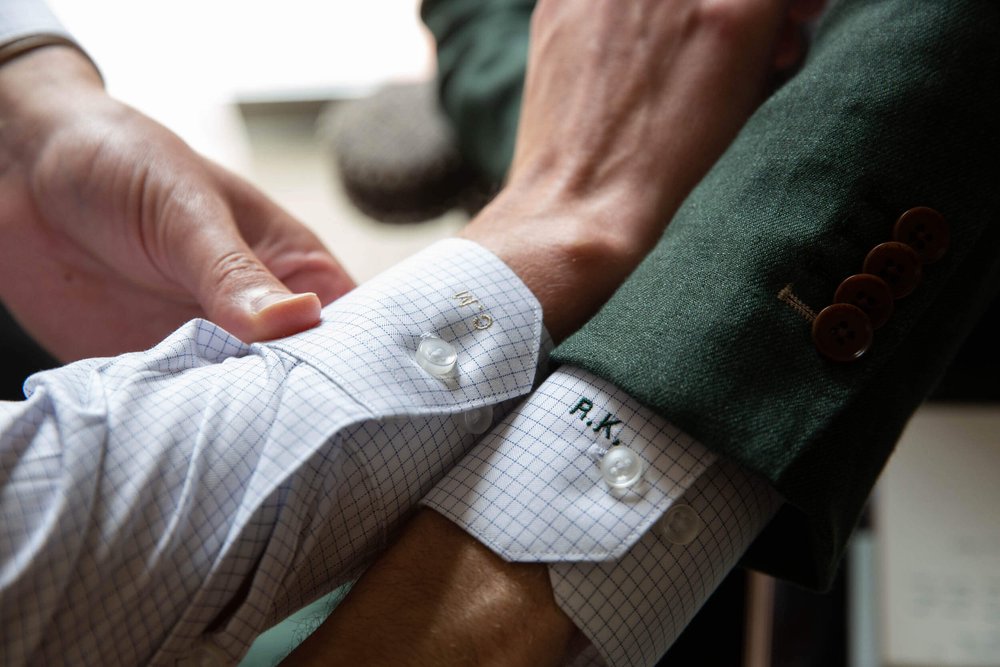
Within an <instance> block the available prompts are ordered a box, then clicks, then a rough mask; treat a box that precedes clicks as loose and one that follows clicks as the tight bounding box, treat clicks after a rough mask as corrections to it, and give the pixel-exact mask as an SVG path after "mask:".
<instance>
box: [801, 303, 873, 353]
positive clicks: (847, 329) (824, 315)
mask: <svg viewBox="0 0 1000 667" xmlns="http://www.w3.org/2000/svg"><path fill="white" fill-rule="evenodd" d="M874 335H875V334H874V330H873V329H872V323H871V321H870V320H869V319H868V316H867V315H865V311H863V310H861V309H860V308H858V307H857V306H852V305H851V304H849V303H835V304H833V305H831V306H827V307H826V308H824V309H823V310H821V311H819V315H817V316H816V319H815V320H813V327H812V336H813V343H815V345H816V349H817V350H819V353H820V354H822V355H823V356H824V357H826V358H827V359H830V360H832V361H854V360H855V359H857V358H858V357H860V356H861V355H862V354H864V353H865V352H867V351H868V348H869V347H871V344H872V338H873V337H874Z"/></svg>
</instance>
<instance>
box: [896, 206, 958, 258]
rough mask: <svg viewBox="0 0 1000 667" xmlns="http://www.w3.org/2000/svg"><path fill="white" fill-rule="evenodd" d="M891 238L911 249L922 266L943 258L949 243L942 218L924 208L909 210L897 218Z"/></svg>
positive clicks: (945, 224) (946, 228) (946, 227)
mask: <svg viewBox="0 0 1000 667" xmlns="http://www.w3.org/2000/svg"><path fill="white" fill-rule="evenodd" d="M892 238H893V240H895V241H899V242H900V243H905V244H906V245H908V246H910V247H911V248H913V249H914V250H915V251H916V253H917V255H918V256H919V257H920V261H921V262H923V263H924V264H932V263H934V262H936V261H938V260H939V259H941V258H942V257H944V256H945V253H947V252H948V246H949V244H950V243H951V235H950V233H949V230H948V223H947V222H945V220H944V216H942V215H941V214H940V213H938V212H937V211H935V210H934V209H932V208H928V207H926V206H918V207H916V208H911V209H910V210H909V211H907V212H906V213H904V214H903V215H901V216H899V220H897V221H896V225H895V227H893V229H892Z"/></svg>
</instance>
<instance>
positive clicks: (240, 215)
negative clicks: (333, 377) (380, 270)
mask: <svg viewBox="0 0 1000 667" xmlns="http://www.w3.org/2000/svg"><path fill="white" fill-rule="evenodd" d="M223 178H224V179H225V180H226V189H227V192H228V193H229V201H230V207H231V209H232V211H233V216H234V219H235V221H236V226H237V228H238V229H239V231H240V234H241V236H242V237H243V238H244V239H245V240H246V242H247V244H248V245H249V246H250V247H251V248H252V249H253V251H254V253H255V254H256V255H257V257H258V258H260V260H261V261H262V262H263V263H264V265H265V266H267V267H268V269H269V270H270V271H271V272H272V273H273V274H274V275H275V276H276V277H277V278H278V279H279V280H281V281H282V282H283V283H284V284H285V285H286V286H287V287H289V288H290V289H291V290H293V291H296V292H313V293H315V294H316V295H317V296H318V297H319V299H320V301H321V302H322V303H323V304H324V305H326V304H328V303H330V302H331V301H333V300H335V299H337V298H339V297H341V296H343V295H344V294H346V293H347V292H349V291H351V290H352V289H354V287H355V283H354V281H353V280H352V279H351V277H350V276H349V275H348V273H347V271H345V270H344V268H343V266H341V264H340V262H338V261H337V259H336V258H335V257H334V256H333V255H332V254H331V253H330V251H329V250H327V248H326V246H324V245H323V242H322V241H320V240H319V238H318V237H317V236H316V234H314V233H313V232H312V231H311V230H310V229H309V228H308V227H306V226H305V225H304V224H303V223H301V222H300V221H298V220H297V219H295V218H294V217H293V216H292V215H290V214H289V213H287V212H286V211H285V210H284V209H283V208H281V207H280V206H278V205H277V204H275V203H274V202H273V201H271V199H269V198H268V197H267V196H266V195H264V194H263V193H262V192H261V191H260V190H258V189H257V188H255V187H253V186H252V185H250V184H249V183H247V182H246V181H243V180H242V179H240V178H238V177H235V176H233V175H232V174H229V173H228V172H225V173H224V174H223Z"/></svg>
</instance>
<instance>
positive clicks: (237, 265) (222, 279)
mask: <svg viewBox="0 0 1000 667" xmlns="http://www.w3.org/2000/svg"><path fill="white" fill-rule="evenodd" d="M209 273H210V275H211V276H212V278H213V280H214V281H215V282H216V284H220V285H221V284H232V283H237V284H248V283H254V282H258V281H259V280H260V279H261V278H265V277H266V276H267V274H266V272H265V271H264V269H263V268H262V267H261V266H260V263H259V262H257V261H256V260H255V259H254V258H253V257H251V256H250V255H248V254H247V253H246V252H244V251H241V250H233V251H230V252H226V253H223V254H222V255H220V256H218V257H217V258H216V259H215V261H214V262H213V263H212V267H211V269H210V271H209Z"/></svg>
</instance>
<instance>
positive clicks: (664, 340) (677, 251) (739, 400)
mask: <svg viewBox="0 0 1000 667" xmlns="http://www.w3.org/2000/svg"><path fill="white" fill-rule="evenodd" d="M530 5H531V3H530V2H514V1H513V0H507V1H506V2H503V1H501V0H491V1H486V0H425V3H424V16H425V19H426V20H427V21H428V24H429V25H430V27H431V29H432V30H433V32H434V33H435V35H436V36H437V37H438V39H439V58H440V59H441V65H440V67H441V78H442V81H441V86H442V95H443V99H444V104H445V107H446V109H447V110H448V111H449V113H450V114H451V115H452V117H453V118H455V120H456V123H457V126H458V128H459V132H460V136H461V138H462V141H463V142H465V143H466V144H467V152H468V153H469V154H470V156H472V157H473V158H474V159H477V162H478V163H479V164H481V165H488V169H489V170H490V172H491V173H493V174H494V175H502V173H503V170H504V168H505V167H506V165H507V161H509V159H510V155H511V148H512V145H513V140H514V133H515V132H514V131H515V126H516V112H517V104H518V103H519V101H520V85H521V80H522V77H523V67H524V63H525V59H526V58H525V44H526V38H527V34H528V25H529V20H530V19H529V16H528V8H529V7H530ZM515 6H516V7H517V8H518V9H517V10H516V11H515V10H514V9H512V8H513V7H515ZM519 12H520V13H519ZM998 29H1000V4H998V3H996V2H993V1H992V0H841V1H840V2H838V3H836V4H835V6H834V8H833V9H832V10H831V12H830V13H829V15H828V16H827V17H826V18H825V19H824V21H823V24H822V25H821V26H820V29H819V31H818V33H817V35H816V40H815V42H814V44H813V47H812V50H811V53H810V56H809V59H808V61H807V62H806V64H805V65H804V67H803V69H802V70H801V71H800V72H799V73H798V74H797V75H796V76H795V77H794V78H793V79H792V80H791V81H789V82H788V83H787V84H786V85H785V86H783V87H782V88H781V89H780V90H779V91H778V92H777V93H775V94H774V95H773V96H772V97H771V98H770V99H768V100H767V101H766V103H765V104H764V105H763V106H762V107H761V108H760V109H759V111H758V112H757V113H756V114H755V115H754V116H753V117H752V118H751V120H750V122H749V123H748V125H747V126H746V128H745V129H744V131H743V132H742V133H741V134H740V135H739V137H738V138H737V140H736V141H735V142H734V144H733V146H732V147H731V148H730V150H729V151H727V153H726V154H725V155H724V156H723V157H722V158H721V159H720V161H719V162H718V164H717V165H716V167H715V168H714V169H713V170H712V171H711V172H710V174H709V175H708V176H707V177H706V178H705V179H704V181H703V182H702V183H701V184H700V185H699V187H698V188H697V189H696V191H695V192H694V193H692V195H691V196H690V197H689V198H688V200H687V201H686V202H685V204H684V206H683V207H682V209H681V210H680V211H679V213H678V215H677V216H676V217H675V219H674V220H673V221H672V222H671V224H670V226H669V227H668V229H667V231H666V233H665V234H664V236H663V238H662V240H661V242H660V243H659V244H658V246H657V247H656V248H655V250H654V251H653V252H652V253H651V254H650V256H649V257H648V258H647V259H646V261H645V262H644V263H643V264H642V265H641V266H640V267H639V268H638V269H637V271H636V272H635V273H634V274H633V275H632V276H631V277H630V278H629V279H628V280H627V281H626V283H625V284H624V285H623V286H622V288H621V289H620V290H619V291H618V293H617V294H616V295H615V296H614V298H613V299H612V300H611V301H610V302H609V303H608V304H607V306H606V307H605V308H604V309H603V310H602V311H601V312H600V313H599V314H598V315H597V316H596V317H595V318H594V319H593V320H592V321H591V322H589V323H588V324H587V325H586V326H585V327H584V328H583V329H582V330H581V331H579V332H578V333H577V334H576V335H574V336H572V337H571V338H570V339H568V340H567V341H566V342H565V343H564V344H563V345H562V346H561V347H560V348H558V349H557V350H556V353H555V357H556V359H557V360H559V361H561V362H563V363H568V364H573V365H576V366H580V367H583V368H586V369H588V370H590V371H592V372H594V373H596V374H598V375H600V376H602V377H605V378H608V379H609V380H611V381H613V382H614V383H616V384H617V385H619V386H620V387H622V388H623V389H625V390H627V391H628V392H629V393H630V394H631V395H633V396H634V397H636V398H637V399H638V400H640V401H641V402H643V403H645V404H646V405H648V406H651V407H652V408H653V409H655V410H656V411H658V412H659V413H661V414H663V415H664V416H665V417H667V418H668V419H670V420H672V421H673V422H675V423H677V424H678V425H679V426H681V427H682V428H684V429H685V430H686V431H687V432H688V433H690V434H691V435H693V436H695V437H697V438H698V439H700V440H701V441H702V442H704V443H705V444H706V445H708V446H709V447H712V448H713V449H715V450H716V451H719V452H721V453H723V454H725V455H727V456H729V457H731V458H733V459H735V460H736V461H737V462H739V463H741V464H742V465H744V466H747V467H749V468H751V469H754V470H757V471H758V472H760V473H762V474H763V475H764V476H766V477H767V479H769V480H770V481H771V483H772V484H773V485H774V486H775V488H776V489H778V491H779V492H780V493H782V495H783V496H784V497H785V499H786V500H787V504H786V506H785V509H783V510H782V511H781V513H780V514H779V515H778V517H777V518H776V519H775V521H773V522H772V524H771V526H770V527H769V528H768V529H767V530H766V532H765V533H764V534H763V535H762V536H761V538H760V539H759V540H758V541H757V542H756V544H755V545H754V547H753V548H752V549H751V552H750V553H749V554H748V558H747V561H748V564H750V565H752V566H755V567H758V568H760V569H762V570H764V571H768V572H771V573H773V574H776V575H778V576H782V577H785V578H790V579H792V580H795V581H797V582H799V583H801V584H804V585H807V586H811V587H816V588H822V587H825V586H826V585H827V584H828V583H829V582H830V580H831V578H832V576H833V573H834V571H835V568H836V565H837V562H838V561H839V558H840V554H841V553H842V551H843V548H844V546H845V543H846V541H847V539H848V537H849V535H850V533H851V531H852V529H853V527H854V525H855V523H856V521H857V517H858V515H859V513H860V511H861V509H862V506H863V504H864V502H865V499H866V498H867V496H868V493H869V492H870V490H871V487H872V485H873V484H874V482H875V479H876V478H877V476H878V474H879V472H880V470H881V469H882V467H883V465H884V464H885V461H886V459H887V458H888V456H889V455H890V453H891V451H892V447H893V445H894V443H895V441H896V439H897V438H898V436H899V433H900V431H901V430H902V428H903V426H904V425H905V423H906V420H907V419H908V418H909V416H910V414H912V412H913V411H914V410H915V409H916V407H917V406H918V404H919V403H920V402H921V401H922V400H923V398H924V397H925V396H926V395H927V394H928V393H929V391H930V390H931V388H932V387H933V386H934V384H935V382H936V381H937V379H938V378H939V377H940V375H941V374H942V372H943V370H944V368H945V367H946V366H947V364H948V362H949V360H950V359H951V357H952V355H953V354H954V352H955V350H956V349H957V347H958V346H959V344H960V343H961V341H962V339H963V338H964V336H965V335H966V334H967V332H968V330H969V329H970V328H971V326H972V324H973V323H974V321H975V320H976V319H977V317H978V316H979V314H980V313H981V311H982V310H983V309H984V307H985V305H986V304H987V302H988V301H989V299H990V298H991V296H992V295H994V294H996V292H997V291H998V285H1000V188H998V187H997V183H998V182H1000V166H998V156H1000V111H998V109H1000V104H998V102H1000V92H998V90H997V82H998V81H1000V77H998V74H1000V41H998V40H997V38H996V35H997V34H998ZM494 30H495V31H496V32H493V31H494ZM515 91H516V92H515ZM677 131H680V132H683V131H684V128H677ZM914 206H931V207H933V208H936V209H937V210H939V211H940V212H942V213H943V214H944V215H945V217H946V219H947V221H948V223H949V225H950V229H951V237H952V244H951V248H950V250H949V252H948V254H947V255H946V256H945V258H944V259H942V260H941V261H940V262H938V263H936V264H933V265H929V266H928V267H926V270H925V272H924V277H923V280H922V283H921V284H920V286H919V287H918V288H917V289H916V291H915V292H914V293H913V294H912V295H910V296H908V297H906V298H905V299H902V300H899V301H897V302H896V307H895V311H894V314H893V315H892V317H891V319H890V320H889V322H888V323H887V324H886V325H885V326H884V327H883V328H881V329H879V330H877V331H876V332H875V338H874V343H873V346H872V349H870V350H869V351H868V353H867V354H866V355H865V356H863V357H862V358H861V359H860V360H858V361H856V362H854V363H850V364H835V363H833V362H830V361H827V360H825V359H824V358H823V357H821V356H820V355H819V354H818V353H817V351H816V349H815V346H814V345H813V342H812V338H811V328H810V324H809V322H808V321H806V320H805V319H803V317H802V316H801V315H800V314H799V313H798V312H796V310H794V309H793V308H791V307H790V306H788V305H786V302H785V301H782V300H781V299H779V294H780V293H781V292H782V290H784V289H785V288H786V287H787V286H789V285H790V286H791V292H792V293H793V294H794V295H795V296H796V297H797V298H799V299H800V300H801V301H802V302H804V303H805V304H806V305H807V306H809V307H810V308H811V309H812V310H813V311H816V312H818V311H820V310H821V309H822V308H824V307H825V306H827V305H828V304H830V303H831V301H832V298H833V293H834V291H835V290H836V288H837V286H838V285H839V284H840V282H841V281H842V280H843V279H844V278H846V277H848V276H850V275H852V274H854V273H858V272H860V270H861V264H862V261H863V259H864V257H865V255H866V254H867V253H868V251H869V250H870V249H871V248H872V247H873V246H875V245H877V244H879V243H881V242H883V241H888V240H891V239H890V235H891V231H892V226H893V223H894V222H895V220H896V218H897V217H898V216H899V214H901V213H902V212H903V211H905V210H907V209H909V208H912V207H914ZM942 444H943V445H946V443H942Z"/></svg>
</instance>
